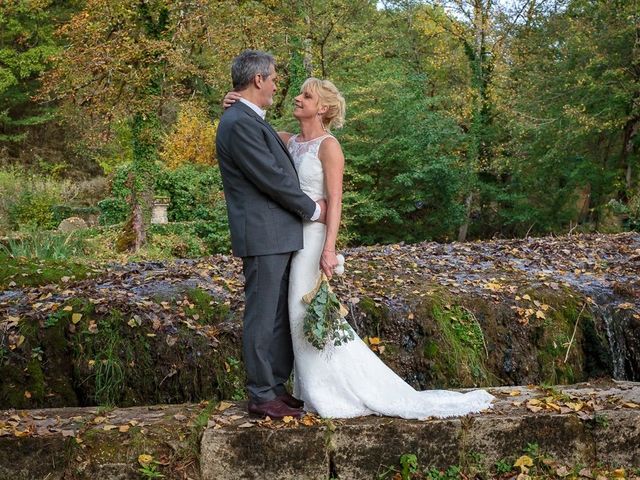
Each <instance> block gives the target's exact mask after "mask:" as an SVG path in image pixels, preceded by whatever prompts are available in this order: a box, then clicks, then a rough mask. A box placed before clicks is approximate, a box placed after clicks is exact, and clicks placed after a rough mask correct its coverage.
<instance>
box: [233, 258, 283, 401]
mask: <svg viewBox="0 0 640 480" xmlns="http://www.w3.org/2000/svg"><path fill="white" fill-rule="evenodd" d="M291 255H292V254H291V252H289V253H281V254H274V255H260V256H253V257H243V258H242V264H243V270H244V276H245V286H244V292H245V312H244V329H243V331H244V333H243V337H242V351H243V355H244V363H245V369H246V372H247V390H248V393H249V398H250V399H251V400H253V401H254V402H258V403H260V402H266V401H269V400H273V399H274V398H275V397H276V396H278V395H281V394H283V393H284V392H285V391H286V390H285V386H284V385H285V383H286V382H287V380H289V376H290V375H291V371H292V369H293V347H292V344H291V328H290V326H289V307H288V297H289V294H288V293H289V292H288V290H289V268H290V265H291ZM265 339H267V340H266V341H265Z"/></svg>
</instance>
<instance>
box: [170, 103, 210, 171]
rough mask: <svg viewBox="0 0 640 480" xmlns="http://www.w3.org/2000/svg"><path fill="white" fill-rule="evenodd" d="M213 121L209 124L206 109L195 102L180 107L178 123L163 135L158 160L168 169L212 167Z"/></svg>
mask: <svg viewBox="0 0 640 480" xmlns="http://www.w3.org/2000/svg"><path fill="white" fill-rule="evenodd" d="M216 129H217V122H214V123H212V122H211V121H210V120H209V118H208V115H207V111H206V109H205V108H204V107H203V106H202V105H200V104H199V103H196V102H187V103H184V104H183V105H181V108H180V112H179V113H178V120H177V122H176V124H175V127H174V129H173V131H172V132H171V133H169V134H168V135H166V136H165V139H164V145H163V149H162V152H161V153H160V158H161V159H162V160H163V161H164V163H165V165H166V166H167V167H168V168H170V169H175V168H178V167H180V166H182V165H187V164H192V165H213V164H214V163H215V155H216V144H215V138H216Z"/></svg>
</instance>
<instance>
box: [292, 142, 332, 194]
mask: <svg viewBox="0 0 640 480" xmlns="http://www.w3.org/2000/svg"><path fill="white" fill-rule="evenodd" d="M329 137H331V135H329V134H327V135H322V136H320V137H318V138H314V139H313V140H309V141H307V142H299V141H298V135H294V136H292V137H291V138H290V139H289V142H288V143H287V148H288V149H289V153H291V157H292V158H293V163H294V165H295V167H296V170H297V171H298V178H299V179H300V188H301V189H302V191H303V192H304V193H306V194H307V195H309V197H311V198H312V199H313V200H318V199H319V198H323V197H325V192H324V173H323V170H322V162H321V161H320V158H319V157H318V151H319V150H320V145H321V144H322V141H323V140H324V139H326V138H329Z"/></svg>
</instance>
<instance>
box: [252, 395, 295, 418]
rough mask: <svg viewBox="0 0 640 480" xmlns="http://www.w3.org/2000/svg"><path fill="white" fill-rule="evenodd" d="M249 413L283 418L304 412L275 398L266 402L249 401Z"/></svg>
mask: <svg viewBox="0 0 640 480" xmlns="http://www.w3.org/2000/svg"><path fill="white" fill-rule="evenodd" d="M248 410H249V413H251V414H253V415H260V416H261V417H271V418H284V417H293V418H300V417H302V414H303V413H304V412H303V411H302V410H299V409H297V408H291V407H290V406H288V405H287V404H285V403H284V402H283V401H282V400H279V399H277V398H275V399H273V400H269V401H268V402H262V403H255V402H252V401H249V408H248Z"/></svg>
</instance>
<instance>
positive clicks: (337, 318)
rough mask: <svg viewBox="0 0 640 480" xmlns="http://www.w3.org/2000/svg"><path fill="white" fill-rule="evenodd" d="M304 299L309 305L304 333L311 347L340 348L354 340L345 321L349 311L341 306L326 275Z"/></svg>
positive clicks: (351, 331) (321, 348)
mask: <svg viewBox="0 0 640 480" xmlns="http://www.w3.org/2000/svg"><path fill="white" fill-rule="evenodd" d="M302 299H303V301H304V302H305V303H307V304H309V306H308V307H307V312H306V314H305V316H304V324H303V331H304V337H305V338H306V339H307V341H308V342H309V343H310V344H311V345H313V346H314V347H316V348H317V349H318V350H323V349H324V348H325V347H326V346H327V345H329V344H333V345H335V346H339V345H342V344H343V343H347V342H348V341H350V340H353V337H354V335H353V330H352V329H351V327H350V326H349V324H348V323H347V321H346V320H345V319H344V318H345V317H346V316H347V313H348V310H347V309H346V308H345V307H344V306H343V305H342V304H340V301H339V300H338V297H337V296H336V294H335V293H333V290H331V287H330V286H329V280H328V279H327V276H326V275H325V274H324V273H323V274H322V275H321V276H320V278H318V283H317V284H316V287H315V288H314V289H313V290H311V291H310V292H309V293H307V294H306V295H305V296H304V297H302Z"/></svg>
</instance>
